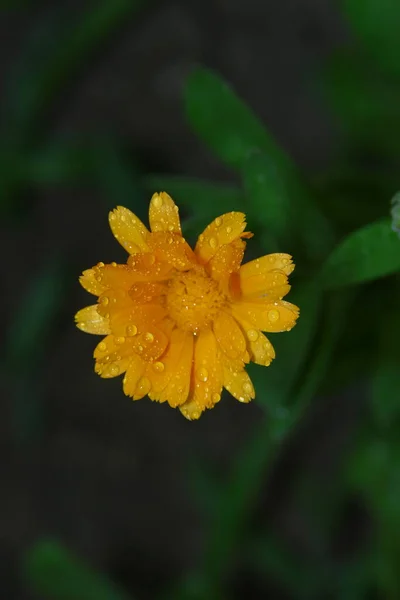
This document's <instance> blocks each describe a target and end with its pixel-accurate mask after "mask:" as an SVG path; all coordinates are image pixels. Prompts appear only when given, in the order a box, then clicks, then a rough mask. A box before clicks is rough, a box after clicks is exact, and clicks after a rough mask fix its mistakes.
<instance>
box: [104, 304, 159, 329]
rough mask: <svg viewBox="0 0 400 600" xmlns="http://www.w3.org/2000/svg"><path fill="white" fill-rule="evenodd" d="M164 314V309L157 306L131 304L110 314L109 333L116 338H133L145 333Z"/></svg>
mask: <svg viewBox="0 0 400 600" xmlns="http://www.w3.org/2000/svg"><path fill="white" fill-rule="evenodd" d="M166 314H167V313H166V310H165V308H163V307H162V306H160V305H158V304H142V305H140V306H139V305H134V304H132V307H129V308H125V309H124V310H121V311H119V312H118V313H116V314H114V313H111V317H110V328H111V332H112V333H113V335H116V336H126V337H131V336H135V335H137V334H138V333H144V332H146V331H147V328H148V327H149V326H150V325H151V324H156V323H159V322H160V321H161V320H162V319H163V318H164V317H165V316H166Z"/></svg>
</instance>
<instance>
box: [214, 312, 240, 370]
mask: <svg viewBox="0 0 400 600" xmlns="http://www.w3.org/2000/svg"><path fill="white" fill-rule="evenodd" d="M213 329H214V334H215V337H216V339H217V342H218V344H219V346H220V347H221V349H222V350H223V351H224V352H225V354H226V355H227V356H228V357H229V358H233V359H235V358H241V357H242V356H243V355H244V352H245V350H246V340H245V338H244V335H243V333H242V330H241V329H240V327H239V325H238V324H237V323H236V321H235V319H234V318H233V317H231V315H228V314H227V313H226V312H224V311H222V312H220V314H219V315H218V317H217V318H216V319H215V321H214V327H213Z"/></svg>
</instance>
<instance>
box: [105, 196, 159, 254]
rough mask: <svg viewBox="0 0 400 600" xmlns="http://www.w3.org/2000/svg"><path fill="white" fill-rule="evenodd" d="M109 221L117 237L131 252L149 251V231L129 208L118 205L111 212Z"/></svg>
mask: <svg viewBox="0 0 400 600" xmlns="http://www.w3.org/2000/svg"><path fill="white" fill-rule="evenodd" d="M109 222H110V227H111V231H112V232H113V234H114V237H115V239H116V240H117V241H118V242H119V243H120V244H121V246H122V247H123V248H125V250H126V251H127V252H129V254H135V253H136V252H147V251H148V249H149V247H148V245H147V237H148V235H149V231H148V229H147V228H146V227H145V226H144V225H143V223H142V222H141V220H140V219H138V218H137V216H136V215H134V214H133V212H131V211H130V210H129V209H128V208H125V207H124V206H117V208H115V209H114V210H113V211H111V212H110V214H109Z"/></svg>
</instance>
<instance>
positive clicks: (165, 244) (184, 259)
mask: <svg viewBox="0 0 400 600" xmlns="http://www.w3.org/2000/svg"><path fill="white" fill-rule="evenodd" d="M149 247H150V249H151V251H152V252H153V254H154V256H155V257H156V259H157V260H158V261H159V262H161V263H166V264H168V265H170V267H173V268H174V269H177V270H178V271H187V270H188V269H190V268H192V267H193V266H194V265H195V264H197V259H196V255H195V253H194V252H193V250H192V249H191V247H190V246H189V244H188V243H187V242H186V241H185V240H184V238H183V237H182V236H181V235H178V234H177V233H170V232H165V231H160V232H158V233H153V234H152V235H151V237H150V239H149Z"/></svg>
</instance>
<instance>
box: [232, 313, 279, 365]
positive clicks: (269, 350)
mask: <svg viewBox="0 0 400 600" xmlns="http://www.w3.org/2000/svg"><path fill="white" fill-rule="evenodd" d="M239 324H240V325H241V326H242V328H243V332H244V335H245V337H246V343H247V350H248V352H249V355H250V359H251V360H252V361H253V362H255V363H256V364H257V365H263V366H265V367H267V366H269V365H270V364H271V362H272V360H273V359H274V358H275V350H274V347H273V345H272V344H271V342H270V341H269V339H268V338H267V337H265V335H264V334H263V333H261V331H259V330H258V329H256V328H255V327H254V326H253V325H252V324H251V323H249V321H246V319H240V320H239Z"/></svg>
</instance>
